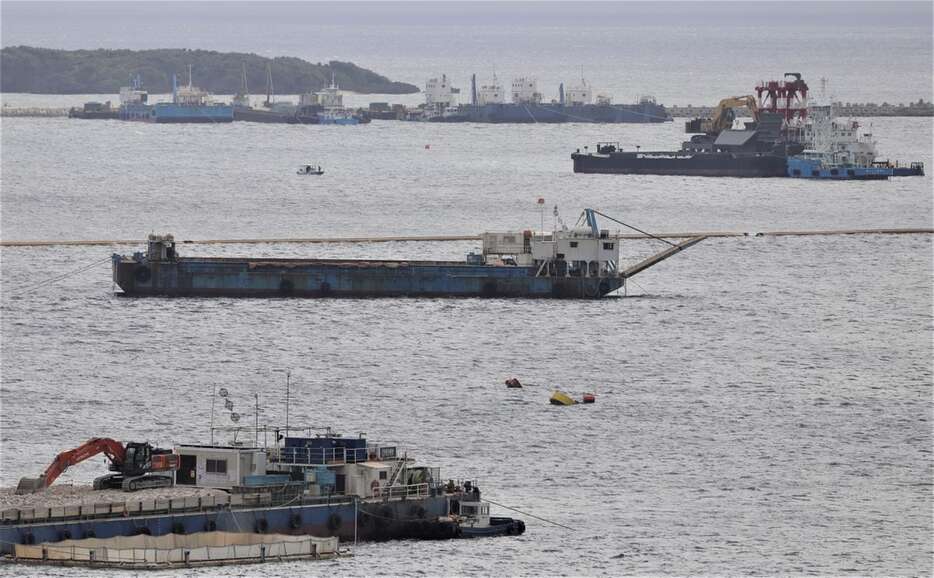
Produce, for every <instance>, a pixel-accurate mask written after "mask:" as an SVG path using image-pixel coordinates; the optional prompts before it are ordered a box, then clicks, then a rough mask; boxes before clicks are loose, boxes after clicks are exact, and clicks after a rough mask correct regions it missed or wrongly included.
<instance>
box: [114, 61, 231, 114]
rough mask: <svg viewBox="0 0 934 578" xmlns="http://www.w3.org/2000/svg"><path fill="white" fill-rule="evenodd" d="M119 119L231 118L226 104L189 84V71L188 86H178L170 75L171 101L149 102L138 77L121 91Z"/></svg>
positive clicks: (174, 78)
mask: <svg viewBox="0 0 934 578" xmlns="http://www.w3.org/2000/svg"><path fill="white" fill-rule="evenodd" d="M120 101H121V106H120V111H119V118H120V119H121V120H133V121H142V122H155V123H160V124H163V123H227V122H233V120H234V109H233V106H231V105H229V104H221V103H215V102H212V100H211V95H210V94H208V93H207V92H205V91H203V90H201V89H200V88H197V87H195V86H192V84H191V72H190V70H189V80H188V86H182V87H179V86H178V81H177V78H176V76H175V75H172V102H157V103H150V102H149V95H148V93H147V92H146V91H144V90H142V89H141V88H140V82H139V78H137V79H136V80H135V81H134V84H133V85H132V86H130V87H125V88H123V89H121V91H120Z"/></svg>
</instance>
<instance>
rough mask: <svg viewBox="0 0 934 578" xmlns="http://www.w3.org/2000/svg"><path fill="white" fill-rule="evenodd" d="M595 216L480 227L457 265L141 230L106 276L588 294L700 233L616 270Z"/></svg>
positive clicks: (217, 284) (337, 291) (384, 293)
mask: <svg viewBox="0 0 934 578" xmlns="http://www.w3.org/2000/svg"><path fill="white" fill-rule="evenodd" d="M597 214H601V215H602V213H597V212H596V211H594V210H593V209H585V210H584V212H583V214H582V215H581V218H580V220H579V221H578V225H577V226H575V227H574V228H570V229H568V228H562V229H560V230H559V229H557V228H556V229H555V230H554V231H553V232H552V233H550V234H545V233H533V232H532V231H521V232H515V233H484V234H483V235H482V239H483V251H482V253H481V254H473V253H471V254H468V255H467V259H466V260H465V261H460V262H458V261H401V260H395V261H389V260H383V261H378V260H353V259H265V258H255V259H250V258H216V257H198V258H194V257H179V256H178V254H177V253H176V250H175V239H174V237H173V236H171V235H151V236H150V238H149V245H148V251H147V252H146V253H142V252H138V253H135V254H134V255H132V256H126V255H119V254H115V255H113V280H114V283H116V284H117V285H118V286H119V287H120V289H122V290H123V293H124V294H125V295H128V296H151V295H167V296H197V297H398V296H409V297H534V298H565V299H567V298H585V299H593V298H599V297H602V296H604V295H607V294H608V293H612V292H613V291H616V290H618V289H620V288H621V287H623V286H624V285H625V283H626V280H627V279H628V278H629V277H632V276H633V275H636V274H637V273H639V272H641V271H644V270H645V269H647V268H649V267H651V266H652V265H655V264H657V263H659V262H661V261H663V260H665V259H667V258H668V257H670V256H671V255H674V254H675V253H677V252H679V251H681V250H683V249H686V248H687V247H690V246H692V245H694V244H696V243H698V242H699V241H701V240H702V239H703V237H695V238H691V239H688V240H686V241H683V242H681V243H678V244H675V243H670V242H668V241H663V242H665V243H668V245H670V246H669V247H668V248H667V249H666V250H665V251H662V252H660V253H658V254H656V255H653V256H651V257H649V258H648V259H645V260H643V261H642V262H640V263H638V264H636V265H634V266H632V267H629V268H627V269H622V268H620V266H619V240H618V239H617V238H614V237H611V236H610V234H609V231H608V230H606V229H600V228H599V227H598V226H597V220H596V215H597ZM603 216H605V215H603Z"/></svg>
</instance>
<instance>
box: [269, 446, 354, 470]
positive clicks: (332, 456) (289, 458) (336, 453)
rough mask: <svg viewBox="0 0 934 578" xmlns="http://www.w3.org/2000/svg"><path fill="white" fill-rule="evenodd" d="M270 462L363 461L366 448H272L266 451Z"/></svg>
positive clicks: (294, 464)
mask: <svg viewBox="0 0 934 578" xmlns="http://www.w3.org/2000/svg"><path fill="white" fill-rule="evenodd" d="M266 455H267V458H268V460H269V461H270V462H275V463H279V464H288V465H293V466H316V465H340V464H347V463H356V462H364V461H366V459H367V449H366V448H344V447H337V448H306V447H285V448H273V449H270V450H269V451H268V452H267V454H266Z"/></svg>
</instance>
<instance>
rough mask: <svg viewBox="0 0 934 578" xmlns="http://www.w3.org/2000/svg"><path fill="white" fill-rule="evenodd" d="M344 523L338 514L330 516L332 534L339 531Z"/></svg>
mask: <svg viewBox="0 0 934 578" xmlns="http://www.w3.org/2000/svg"><path fill="white" fill-rule="evenodd" d="M343 523H344V521H343V520H342V519H341V517H340V515H338V514H331V515H330V516H328V530H330V531H332V532H336V531H337V529H338V528H340V527H341V524H343Z"/></svg>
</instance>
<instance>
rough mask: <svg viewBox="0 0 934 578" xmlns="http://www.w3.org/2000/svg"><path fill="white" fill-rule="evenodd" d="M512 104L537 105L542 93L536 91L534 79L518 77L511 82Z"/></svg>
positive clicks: (536, 86)
mask: <svg viewBox="0 0 934 578" xmlns="http://www.w3.org/2000/svg"><path fill="white" fill-rule="evenodd" d="M512 102H513V103H515V104H539V103H541V102H542V93H540V92H539V91H538V81H537V80H535V78H532V77H527V76H520V77H519V78H516V79H514V80H513V81H512Z"/></svg>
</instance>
